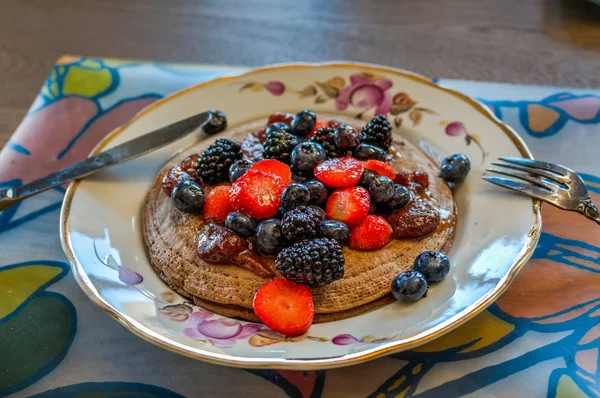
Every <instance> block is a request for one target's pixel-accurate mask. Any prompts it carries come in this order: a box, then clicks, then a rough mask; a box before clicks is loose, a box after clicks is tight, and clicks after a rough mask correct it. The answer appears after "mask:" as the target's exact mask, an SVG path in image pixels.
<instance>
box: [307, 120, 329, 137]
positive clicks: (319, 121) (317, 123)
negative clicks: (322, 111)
mask: <svg viewBox="0 0 600 398" xmlns="http://www.w3.org/2000/svg"><path fill="white" fill-rule="evenodd" d="M321 127H327V123H325V122H324V121H322V120H319V119H317V122H316V123H315V127H313V129H312V131H311V132H310V134H309V135H308V137H309V138H310V137H312V136H313V135H315V131H317V130H318V129H320V128H321Z"/></svg>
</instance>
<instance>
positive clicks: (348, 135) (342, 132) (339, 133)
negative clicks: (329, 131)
mask: <svg viewBox="0 0 600 398" xmlns="http://www.w3.org/2000/svg"><path fill="white" fill-rule="evenodd" d="M333 142H334V143H335V145H336V146H337V147H338V148H340V149H345V150H348V151H351V150H353V149H354V148H356V147H357V146H358V144H360V137H359V134H358V131H356V129H355V128H354V127H352V126H346V125H345V124H344V125H342V126H341V127H339V128H338V129H336V130H335V133H333Z"/></svg>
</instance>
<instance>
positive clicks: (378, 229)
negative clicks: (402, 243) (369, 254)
mask: <svg viewBox="0 0 600 398" xmlns="http://www.w3.org/2000/svg"><path fill="white" fill-rule="evenodd" d="M392 232H393V231H392V227H391V226H390V224H388V222H387V221H385V219H384V218H383V217H379V216H376V215H373V214H370V215H368V216H367V217H366V218H365V219H364V220H363V221H362V222H361V223H360V224H358V225H357V226H356V227H355V228H354V229H353V230H352V231H350V247H351V248H353V249H357V250H378V249H381V248H382V247H384V246H385V245H387V244H388V243H389V242H390V239H391V238H392Z"/></svg>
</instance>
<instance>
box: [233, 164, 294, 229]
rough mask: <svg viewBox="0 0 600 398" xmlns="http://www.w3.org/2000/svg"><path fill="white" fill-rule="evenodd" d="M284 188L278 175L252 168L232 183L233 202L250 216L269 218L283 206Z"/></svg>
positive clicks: (234, 205)
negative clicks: (282, 194) (282, 195)
mask: <svg viewBox="0 0 600 398" xmlns="http://www.w3.org/2000/svg"><path fill="white" fill-rule="evenodd" d="M257 164H258V163H257ZM283 188H284V186H283V183H282V182H281V178H279V177H278V176H277V175H275V174H272V173H266V172H264V171H260V170H255V169H252V168H251V169H250V170H248V171H247V172H246V173H245V174H244V175H243V176H241V177H240V178H238V179H237V181H236V182H234V183H233V184H232V186H231V204H232V206H233V207H234V208H235V209H236V210H239V211H241V212H244V213H246V214H248V215H250V217H253V218H268V217H271V216H272V215H273V214H275V213H276V212H277V210H279V207H281V193H282V192H283Z"/></svg>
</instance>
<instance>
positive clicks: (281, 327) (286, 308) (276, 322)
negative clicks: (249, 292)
mask: <svg viewBox="0 0 600 398" xmlns="http://www.w3.org/2000/svg"><path fill="white" fill-rule="evenodd" d="M252 306H253V307H254V313H255V314H256V316H258V317H259V318H260V320H261V321H262V322H263V323H264V324H265V325H266V326H268V327H270V328H271V329H273V330H274V331H276V332H277V333H281V334H283V335H285V336H290V337H294V336H300V335H301V334H304V333H306V331H307V330H308V328H309V327H310V325H312V322H313V318H314V316H315V307H314V304H313V298H312V294H311V293H310V290H309V289H308V287H306V286H304V285H299V284H296V283H294V282H292V281H288V280H287V279H282V278H277V279H273V280H271V281H269V282H267V283H265V284H264V285H263V286H262V287H261V288H260V289H258V292H256V295H255V296H254V302H253V303H252Z"/></svg>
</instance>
